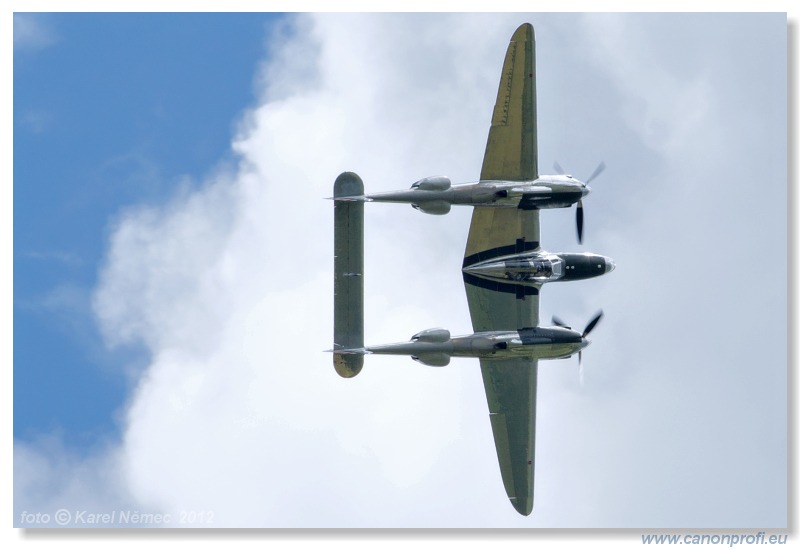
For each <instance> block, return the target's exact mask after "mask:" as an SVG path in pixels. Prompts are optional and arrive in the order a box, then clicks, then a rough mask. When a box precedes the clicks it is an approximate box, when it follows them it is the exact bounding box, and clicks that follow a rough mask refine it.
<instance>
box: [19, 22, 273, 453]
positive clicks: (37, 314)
mask: <svg viewBox="0 0 800 550" xmlns="http://www.w3.org/2000/svg"><path fill="white" fill-rule="evenodd" d="M279 20H280V16H279V15H270V14H79V13H71V14H36V15H34V14H17V15H16V16H15V25H17V28H19V25H22V26H23V27H24V29H29V28H31V27H35V28H34V29H33V30H31V31H30V32H20V31H19V30H17V32H16V36H15V50H14V282H15V285H14V304H15V305H14V328H15V331H14V396H15V399H14V435H15V437H17V438H22V439H28V438H32V437H35V436H36V435H37V434H40V433H41V432H50V431H53V430H58V431H60V432H61V433H62V435H63V437H64V439H65V441H66V442H68V443H69V444H71V445H75V446H77V448H80V447H81V446H83V445H87V444H88V443H90V442H91V441H92V440H93V439H94V438H97V437H98V436H101V435H104V436H109V435H111V436H114V435H115V434H116V433H117V430H118V425H117V422H116V420H115V413H116V411H117V410H118V409H119V408H120V406H121V405H123V403H124V401H125V398H126V395H127V394H128V391H129V380H127V379H126V377H125V375H124V368H123V367H124V366H125V365H128V366H131V365H136V364H140V363H141V362H142V351H141V350H138V351H137V350H136V349H135V348H132V347H129V348H128V349H125V350H117V351H114V352H112V351H108V350H107V348H106V346H104V345H103V343H102V341H101V338H100V335H99V333H98V331H97V329H96V327H95V322H94V320H93V318H92V315H91V310H90V295H91V290H92V288H93V287H94V286H95V285H96V283H97V271H98V266H99V264H100V261H101V258H102V255H103V253H104V250H105V247H106V245H107V238H108V233H109V227H110V224H111V223H112V220H113V219H114V216H115V215H116V214H117V213H118V211H119V210H120V208H121V207H122V206H125V205H130V204H132V203H138V202H145V203H155V202H159V201H162V200H164V198H165V197H167V196H169V195H170V194H172V193H173V192H174V190H175V188H176V187H177V186H179V185H181V184H184V185H185V184H187V183H188V184H189V185H192V182H196V181H197V180H198V178H200V177H202V176H203V175H204V174H205V173H206V172H207V171H208V170H209V169H210V168H211V167H213V166H214V165H215V164H217V163H218V162H222V161H224V159H225V158H227V157H229V156H230V141H231V138H232V135H233V132H234V127H235V123H236V120H237V117H238V116H239V115H240V113H241V112H242V110H243V109H244V107H246V106H247V105H249V104H251V103H253V102H254V100H255V89H254V78H255V75H256V73H257V67H258V63H259V62H260V61H262V60H263V58H264V55H265V39H266V31H267V27H268V26H269V25H272V24H274V23H275V22H276V21H279ZM17 36H19V38H17Z"/></svg>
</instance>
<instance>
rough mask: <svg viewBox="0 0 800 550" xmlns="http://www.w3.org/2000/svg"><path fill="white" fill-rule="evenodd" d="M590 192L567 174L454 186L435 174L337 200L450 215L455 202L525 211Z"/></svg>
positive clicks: (560, 204) (566, 203) (569, 202)
mask: <svg viewBox="0 0 800 550" xmlns="http://www.w3.org/2000/svg"><path fill="white" fill-rule="evenodd" d="M590 192H591V188H590V187H589V186H588V185H586V184H585V183H583V182H581V181H579V180H577V179H575V178H573V177H572V176H568V175H553V176H540V177H539V178H537V179H535V180H533V181H500V180H486V181H480V182H477V183H464V184H459V185H453V186H451V185H450V180H449V179H448V178H446V177H444V176H432V177H429V178H425V179H422V180H420V181H418V182H416V183H415V184H414V185H412V186H411V189H404V190H401V191H390V192H386V193H375V194H371V195H362V196H359V197H337V198H336V200H350V201H363V202H399V203H408V204H411V205H412V206H413V207H414V208H417V209H419V210H422V211H423V212H426V213H428V214H447V213H448V212H449V211H450V206H451V205H454V204H459V205H465V206H495V207H508V208H520V209H522V210H535V209H542V208H566V207H569V206H572V205H573V204H575V203H576V202H578V201H579V200H581V199H582V198H583V197H585V196H586V195H588V194H589V193H590Z"/></svg>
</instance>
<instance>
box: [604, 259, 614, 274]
mask: <svg viewBox="0 0 800 550" xmlns="http://www.w3.org/2000/svg"><path fill="white" fill-rule="evenodd" d="M616 268H617V264H616V263H614V260H612V259H611V258H606V271H605V272H606V273H610V272H611V271H614V270H615V269H616Z"/></svg>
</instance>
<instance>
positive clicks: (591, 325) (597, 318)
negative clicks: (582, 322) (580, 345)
mask: <svg viewBox="0 0 800 550" xmlns="http://www.w3.org/2000/svg"><path fill="white" fill-rule="evenodd" d="M602 318H603V310H602V309H601V310H600V312H599V313H598V314H597V315H595V316H594V319H592V320H591V321H589V324H588V325H586V328H585V329H584V330H583V338H586V337H587V336H589V333H590V332H592V330H594V327H596V326H597V323H599V322H600V319H602Z"/></svg>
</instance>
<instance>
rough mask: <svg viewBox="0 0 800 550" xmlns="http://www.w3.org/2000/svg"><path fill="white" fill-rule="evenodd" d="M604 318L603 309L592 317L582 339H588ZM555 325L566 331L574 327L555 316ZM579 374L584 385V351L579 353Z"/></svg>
mask: <svg viewBox="0 0 800 550" xmlns="http://www.w3.org/2000/svg"><path fill="white" fill-rule="evenodd" d="M602 318H603V310H602V309H601V310H600V311H598V312H597V314H596V315H595V316H594V317H592V320H591V321H589V323H588V324H587V325H586V328H585V329H583V334H582V335H581V338H586V337H587V336H589V333H591V332H592V331H593V330H594V328H595V327H596V326H597V323H599V322H600V319H602ZM553 324H554V325H556V326H559V327H563V328H566V329H570V330H571V329H572V327H570V326H569V325H567V324H566V323H565V322H564V321H562V320H561V319H559V318H558V317H556V316H555V315H553ZM578 373H579V376H580V380H581V384H583V350H580V351H578Z"/></svg>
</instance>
